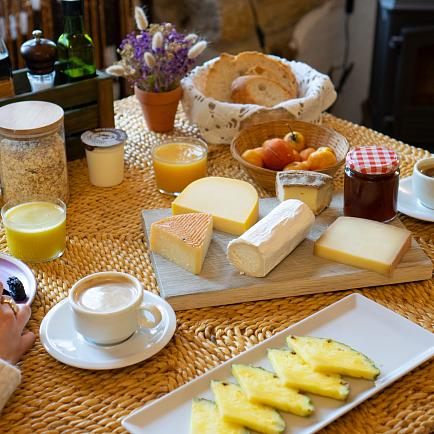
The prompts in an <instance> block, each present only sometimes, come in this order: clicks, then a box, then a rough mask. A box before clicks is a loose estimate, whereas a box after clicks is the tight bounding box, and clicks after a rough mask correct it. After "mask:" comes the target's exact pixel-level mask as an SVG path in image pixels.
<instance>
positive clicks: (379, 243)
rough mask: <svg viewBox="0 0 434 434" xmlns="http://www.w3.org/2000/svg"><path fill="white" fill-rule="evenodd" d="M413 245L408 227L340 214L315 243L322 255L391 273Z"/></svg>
mask: <svg viewBox="0 0 434 434" xmlns="http://www.w3.org/2000/svg"><path fill="white" fill-rule="evenodd" d="M410 245H411V233H410V232H409V231H408V230H406V229H401V228H397V227H395V226H391V225H387V224H385V223H379V222H376V221H373V220H366V219H361V218H357V217H338V218H337V219H336V220H335V221H334V222H333V223H332V224H331V225H330V226H329V227H328V228H327V230H326V231H325V232H324V233H323V234H322V235H321V237H320V238H319V239H318V240H317V241H316V242H315V245H314V253H315V255H317V256H321V257H322V258H326V259H330V260H332V261H336V262H341V263H343V264H347V265H352V266H354V267H358V268H365V269H367V270H372V271H376V272H377V273H381V274H386V275H389V274H391V273H392V271H393V269H394V268H395V267H396V266H397V265H398V264H399V262H400V260H401V258H402V257H403V256H404V254H405V252H407V250H409V248H410Z"/></svg>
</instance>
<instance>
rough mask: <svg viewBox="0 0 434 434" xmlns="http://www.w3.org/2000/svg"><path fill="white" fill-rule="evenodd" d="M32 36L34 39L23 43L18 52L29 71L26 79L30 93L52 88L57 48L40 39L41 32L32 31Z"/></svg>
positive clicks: (49, 41)
mask: <svg viewBox="0 0 434 434" xmlns="http://www.w3.org/2000/svg"><path fill="white" fill-rule="evenodd" d="M32 36H33V38H34V39H30V40H28V41H26V42H24V44H23V45H21V49H20V52H21V55H22V56H23V57H24V60H25V62H26V66H27V68H28V70H29V71H28V72H27V78H28V79H29V82H30V86H31V88H32V92H36V91H38V90H43V89H47V88H50V87H53V84H54V77H55V75H56V72H55V71H54V63H55V61H56V53H57V48H56V44H55V43H54V42H53V41H51V40H50V39H45V38H42V30H33V32H32Z"/></svg>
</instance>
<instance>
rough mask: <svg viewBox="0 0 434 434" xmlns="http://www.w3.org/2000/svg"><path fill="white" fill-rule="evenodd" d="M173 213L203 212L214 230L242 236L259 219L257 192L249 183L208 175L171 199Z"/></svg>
mask: <svg viewBox="0 0 434 434" xmlns="http://www.w3.org/2000/svg"><path fill="white" fill-rule="evenodd" d="M172 212H173V214H185V213H193V212H206V213H209V214H211V215H212V216H213V221H214V228H215V229H217V230H219V231H223V232H228V233H230V234H233V235H241V234H242V233H243V232H245V231H246V230H247V229H249V228H250V226H252V225H254V224H255V223H256V222H257V221H258V213H259V200H258V193H257V191H256V190H255V189H254V188H253V187H252V186H251V185H250V184H249V183H248V182H245V181H240V180H238V179H229V178H222V177H218V176H209V177H207V178H201V179H198V180H197V181H194V182H192V183H191V184H190V185H188V186H187V187H186V188H185V189H184V191H183V192H182V193H181V194H180V195H179V196H178V197H177V198H176V199H175V200H174V201H173V202H172Z"/></svg>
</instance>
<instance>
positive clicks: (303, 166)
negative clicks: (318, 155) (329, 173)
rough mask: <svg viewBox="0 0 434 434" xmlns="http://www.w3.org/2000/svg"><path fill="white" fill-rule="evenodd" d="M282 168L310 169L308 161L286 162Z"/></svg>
mask: <svg viewBox="0 0 434 434" xmlns="http://www.w3.org/2000/svg"><path fill="white" fill-rule="evenodd" d="M283 170H310V165H309V162H308V161H293V162H292V163H289V164H287V165H286V166H285V167H284V168H283Z"/></svg>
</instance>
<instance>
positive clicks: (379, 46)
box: [365, 0, 434, 152]
mask: <svg viewBox="0 0 434 434" xmlns="http://www.w3.org/2000/svg"><path fill="white" fill-rule="evenodd" d="M365 121H366V122H367V124H368V125H369V126H372V128H374V129H376V130H378V131H381V132H383V133H385V134H388V135H390V136H392V137H394V138H397V139H399V140H402V141H404V142H406V143H409V144H411V145H414V146H418V147H422V148H425V149H429V150H430V151H431V152H434V0H395V1H394V0H379V1H378V8H377V23H376V35H375V46H374V59H373V64H372V73H371V87H370V95H369V101H368V110H367V117H365Z"/></svg>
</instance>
